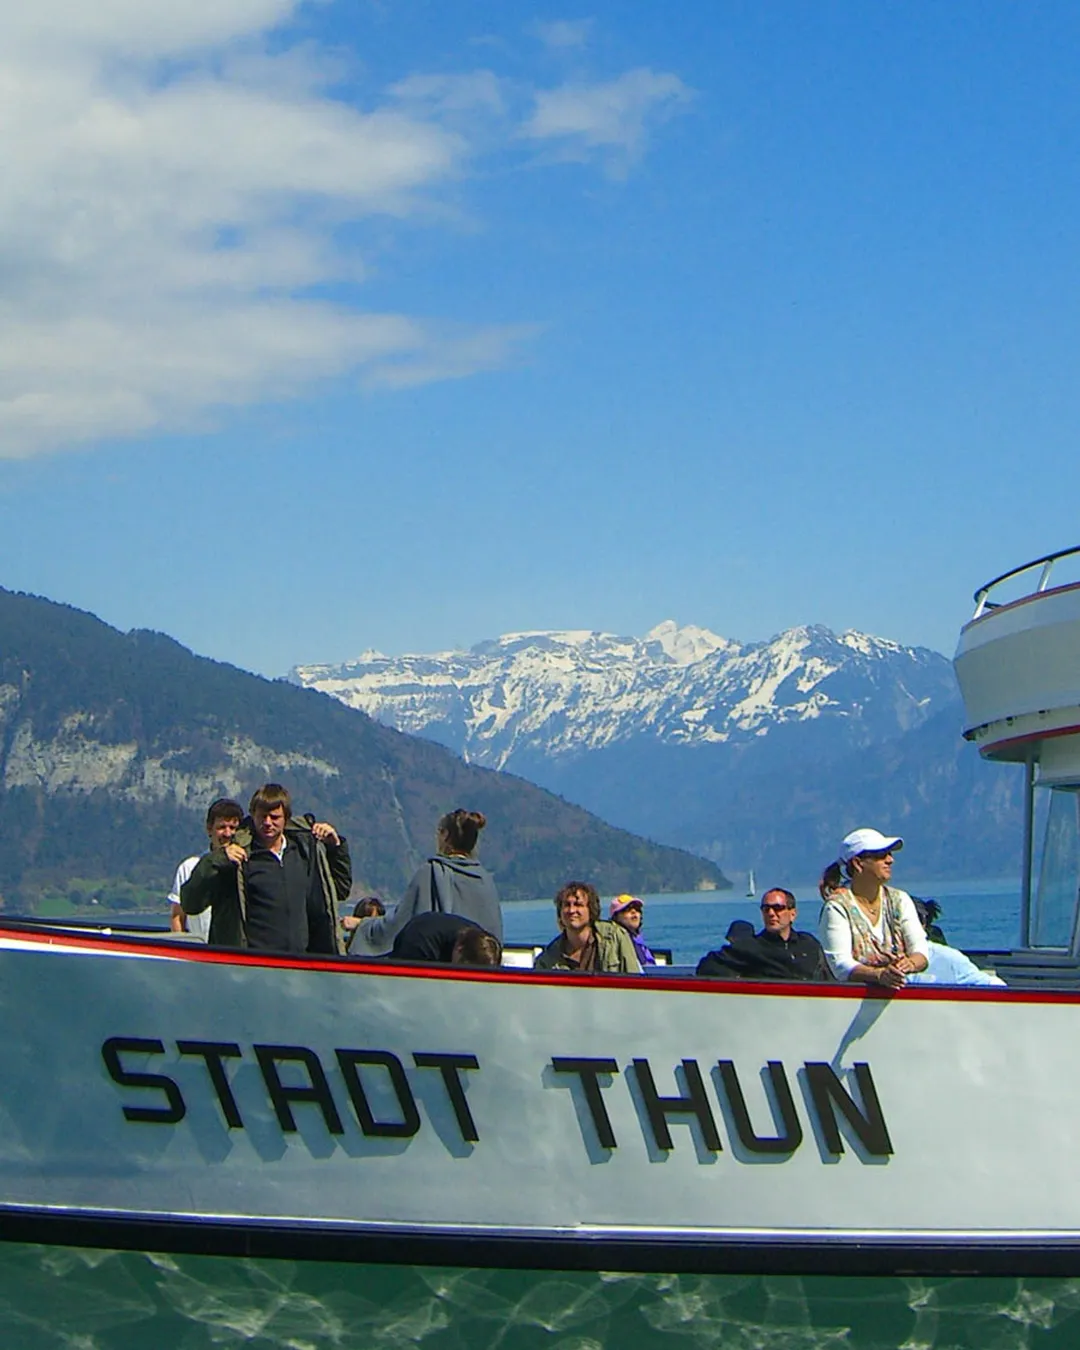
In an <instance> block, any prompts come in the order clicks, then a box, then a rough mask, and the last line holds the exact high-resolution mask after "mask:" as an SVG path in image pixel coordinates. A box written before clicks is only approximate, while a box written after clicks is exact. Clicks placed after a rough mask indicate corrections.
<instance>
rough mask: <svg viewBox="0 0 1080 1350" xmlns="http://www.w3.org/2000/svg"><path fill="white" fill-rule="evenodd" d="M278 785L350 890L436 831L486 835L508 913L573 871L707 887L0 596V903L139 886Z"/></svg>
mask: <svg viewBox="0 0 1080 1350" xmlns="http://www.w3.org/2000/svg"><path fill="white" fill-rule="evenodd" d="M273 779H279V780H281V781H284V782H286V783H287V784H288V785H289V787H290V789H291V790H292V791H293V795H294V799H295V800H296V801H297V804H298V809H301V810H307V809H311V810H314V811H316V812H317V813H318V814H319V815H321V816H322V817H323V818H327V819H330V820H333V821H335V823H338V824H340V825H341V826H342V827H343V828H344V830H345V832H346V833H347V834H348V836H349V838H350V845H351V849H352V853H353V860H354V875H355V876H356V878H357V883H358V885H359V886H361V887H363V888H366V889H372V890H379V891H382V892H383V893H385V894H387V895H391V896H392V895H395V894H399V893H400V891H401V890H402V889H403V887H404V885H405V883H406V881H407V880H408V877H409V875H410V874H411V872H412V871H413V870H414V868H415V867H416V865H417V863H418V862H419V861H420V859H421V858H422V857H424V856H426V855H427V854H428V852H429V851H430V850H431V849H432V847H433V843H434V839H433V834H434V826H435V821H436V820H437V818H438V816H439V815H441V814H442V813H443V811H446V810H449V809H452V808H453V807H455V806H459V805H462V804H467V805H469V806H472V807H475V808H476V809H479V810H482V811H483V812H484V813H485V815H487V816H488V819H489V826H488V829H487V830H486V831H485V834H484V841H483V849H482V853H483V857H484V860H485V862H487V864H488V865H489V866H490V867H491V868H492V870H494V871H495V872H496V874H497V876H498V879H499V883H500V886H501V887H502V890H503V893H504V894H505V896H506V897H507V898H508V899H511V898H532V897H535V896H536V895H542V894H545V893H554V890H555V889H556V888H557V886H558V885H560V884H562V882H564V881H565V880H567V878H568V876H569V875H573V874H578V873H580V872H581V871H582V870H584V871H586V872H587V873H588V874H589V875H590V876H591V879H593V880H594V882H595V883H596V884H597V885H598V886H599V887H600V888H601V889H603V890H604V891H605V892H608V893H611V892H615V891H619V890H625V889H634V888H636V889H644V890H653V889H656V890H665V889H666V890H689V889H694V888H695V887H696V886H699V885H722V884H724V882H725V879H724V878H723V876H722V874H721V872H720V870H719V868H718V867H717V866H716V865H715V864H712V863H710V862H707V861H705V860H702V859H695V858H691V857H690V855H688V854H686V853H685V851H683V850H678V849H674V848H671V847H665V846H662V845H657V844H653V843H650V842H649V841H647V840H643V839H640V838H636V837H634V836H632V835H631V834H629V833H628V832H626V831H622V830H619V829H616V828H614V827H612V826H610V825H607V824H606V823H604V822H603V821H601V820H599V819H598V818H597V817H595V816H594V815H590V814H589V813H587V812H585V811H583V810H582V809H581V808H579V807H576V806H573V805H571V804H569V803H567V802H564V801H561V800H560V799H558V798H557V797H555V796H554V795H552V794H551V793H549V792H547V791H545V790H543V789H540V788H538V787H537V786H535V785H534V784H531V783H528V782H526V781H525V780H524V779H521V778H517V777H515V776H513V775H509V774H500V773H497V772H493V771H491V770H489V769H486V768H484V767H483V766H472V765H466V764H464V763H463V762H462V761H461V760H460V759H458V758H456V757H455V756H453V755H452V754H448V753H447V751H446V750H445V749H443V748H441V747H439V746H436V745H432V744H430V743H429V742H427V741H422V740H418V739H417V738H414V737H409V736H407V735H404V734H402V733H400V732H398V731H396V730H394V729H392V728H388V727H384V726H381V725H379V724H378V723H376V722H375V721H373V720H372V719H371V718H369V717H368V716H366V715H365V714H363V713H360V712H356V711H353V710H351V709H348V708H346V707H343V706H342V704H341V703H340V702H338V701H336V700H333V699H329V698H326V697H325V696H324V695H323V694H321V693H319V692H318V691H315V690H309V689H303V688H298V687H297V686H296V685H294V684H291V683H289V682H287V681H284V680H266V679H263V678H262V677H260V676H257V675H252V674H249V673H248V672H246V671H242V670H240V669H239V668H237V667H235V666H231V665H228V664H226V663H223V662H216V661H212V660H209V659H208V658H206V657H200V656H196V655H195V654H194V653H192V652H190V651H189V650H188V649H187V648H185V647H183V646H182V645H181V644H180V643H178V642H176V641H175V639H173V638H171V637H168V636H167V635H164V634H160V633H155V632H152V631H148V630H133V631H132V632H130V633H127V634H124V633H120V632H119V631H118V630H116V629H114V628H111V627H110V626H109V625H107V624H104V623H102V621H101V620H100V619H97V618H96V617H94V616H93V615H90V614H87V613H85V612H83V611H81V610H78V609H75V608H74V607H73V606H69V605H60V604H57V603H55V602H53V601H49V600H45V599H43V598H41V597H36V596H28V595H25V594H19V593H15V592H11V591H6V590H2V589H0V807H2V810H0V892H2V893H3V894H4V896H5V897H6V898H7V900H8V901H10V902H14V903H22V904H30V905H32V904H33V903H34V902H35V897H36V896H38V895H40V894H41V893H42V892H43V890H45V889H48V888H49V887H54V888H56V887H60V888H61V890H62V887H63V884H64V883H65V882H67V881H70V880H71V879H72V878H73V877H94V876H102V877H111V878H114V879H117V880H127V881H130V882H132V883H134V882H139V883H140V884H148V883H149V882H150V881H151V880H153V881H154V882H155V883H156V884H157V885H160V887H161V892H162V894H164V892H165V890H166V889H167V884H168V880H169V879H170V878H171V875H172V869H173V868H174V867H175V864H176V862H177V861H178V860H179V858H180V857H182V856H183V855H184V854H185V853H190V852H191V851H192V846H193V845H194V846H195V847H196V848H198V847H200V846H201V842H202V840H203V839H204V837H205V836H204V835H203V832H202V816H203V814H204V812H205V809H206V806H207V805H208V803H209V801H210V800H211V799H212V798H213V797H215V796H219V795H228V796H236V797H238V798H239V799H240V800H241V801H246V800H247V797H248V795H249V794H250V792H251V791H252V790H253V788H254V787H255V786H257V785H258V784H259V783H260V782H264V781H268V780H273Z"/></svg>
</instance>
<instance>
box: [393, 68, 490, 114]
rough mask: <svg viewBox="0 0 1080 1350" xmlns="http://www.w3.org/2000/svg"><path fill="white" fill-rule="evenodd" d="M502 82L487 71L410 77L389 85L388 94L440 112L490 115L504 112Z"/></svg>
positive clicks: (404, 101)
mask: <svg viewBox="0 0 1080 1350" xmlns="http://www.w3.org/2000/svg"><path fill="white" fill-rule="evenodd" d="M504 87H505V81H503V80H501V79H500V78H499V77H498V76H497V75H495V74H494V73H493V72H492V71H490V70H474V71H471V72H470V73H469V74H467V75H410V76H409V78H408V79H406V80H401V81H399V82H398V83H397V84H395V85H392V86H391V88H390V93H391V94H393V96H394V97H395V98H397V99H400V100H401V102H402V103H413V104H418V105H422V106H426V107H431V108H436V109H439V110H441V111H444V112H454V113H456V112H471V111H473V110H481V111H485V112H490V113H502V112H504V111H505V100H504V96H503V90H504Z"/></svg>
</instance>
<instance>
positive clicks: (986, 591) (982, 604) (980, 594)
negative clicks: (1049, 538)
mask: <svg viewBox="0 0 1080 1350" xmlns="http://www.w3.org/2000/svg"><path fill="white" fill-rule="evenodd" d="M1076 556H1080V545H1076V546H1074V547H1073V548H1062V549H1058V551H1057V552H1056V553H1047V554H1045V555H1044V556H1043V557H1041V558H1036V559H1035V560H1034V561H1033V562H1029V563H1024V564H1023V566H1021V567H1014V568H1013V569H1012V570H1011V571H1009V572H1002V574H1001V576H999V577H995V578H994V579H993V581H988V582H987V583H986V585H985V586H980V587H979V589H978V590H977V591H976V592H975V613H974V615H973V618H974V619H978V618H980V617H981V616H982V615H983V614H985V613H986V611H987V610H988V609H998V608H999V607H1000V605H1001V604H1006V603H1012V602H1010V601H997V600H991V599H990V592H991V591H993V590H995V589H996V588H997V587H998V586H1002V585H1004V583H1005V582H1006V581H1012V580H1013V578H1014V577H1021V576H1023V575H1024V573H1025V572H1033V571H1034V570H1035V568H1036V567H1039V568H1041V569H1042V571H1041V572H1040V573H1039V580H1038V583H1037V585H1035V586H1033V587H1032V588H1031V589H1030V590H1029V591H1025V592H1024V593H1023V595H1021V596H1015V597H1013V599H1014V600H1016V599H1026V597H1027V596H1029V595H1038V594H1040V592H1042V591H1045V590H1046V589H1047V588H1048V587H1049V585H1050V576H1051V574H1052V573H1053V570H1054V564H1055V563H1057V562H1059V561H1060V560H1061V559H1062V558H1071V557H1076Z"/></svg>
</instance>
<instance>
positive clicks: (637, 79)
mask: <svg viewBox="0 0 1080 1350" xmlns="http://www.w3.org/2000/svg"><path fill="white" fill-rule="evenodd" d="M692 97H693V93H692V91H691V90H690V89H689V88H687V86H686V85H685V84H684V83H683V82H682V80H680V79H679V77H678V76H677V75H670V74H664V73H662V72H658V71H654V70H648V69H644V68H642V69H638V70H628V71H627V72H626V73H625V74H623V75H620V76H619V77H618V78H617V79H614V80H608V81H604V82H599V83H594V84H585V83H572V84H564V85H560V86H559V87H558V88H556V89H549V90H545V91H543V92H541V93H539V94H538V95H537V96H536V107H535V111H534V112H533V115H532V117H531V118H530V119H529V121H528V122H527V123H526V124H525V126H524V127H523V129H522V134H523V135H525V136H528V137H531V138H532V139H534V140H550V141H555V142H556V143H558V144H559V145H560V147H561V150H562V153H563V154H564V155H567V156H571V157H574V158H581V159H588V158H591V157H593V156H595V155H596V154H598V153H599V154H604V155H606V156H608V163H609V165H610V166H611V167H613V168H615V169H621V168H624V167H625V166H626V164H627V163H629V162H631V161H632V160H634V159H636V158H637V157H638V156H639V155H640V154H641V152H642V150H643V149H644V146H645V141H646V138H647V134H648V131H649V130H650V128H651V127H652V126H653V125H654V124H655V123H656V122H658V121H661V120H663V119H664V118H666V117H669V116H671V115H672V114H673V113H675V112H678V111H680V110H681V109H683V108H684V107H685V106H686V104H687V103H689V101H690V100H691V98H692Z"/></svg>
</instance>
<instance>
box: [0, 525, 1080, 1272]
mask: <svg viewBox="0 0 1080 1350" xmlns="http://www.w3.org/2000/svg"><path fill="white" fill-rule="evenodd" d="M1073 552H1074V553H1075V552H1077V551H1075V550H1074V551H1073ZM1065 556H1068V555H1053V556H1051V557H1048V558H1046V559H1040V560H1039V562H1038V563H1037V564H1031V565H1029V567H1028V568H1026V569H1018V571H1017V573H1015V574H1009V576H1008V577H1006V578H999V579H998V580H996V581H995V582H993V583H991V584H989V585H988V586H986V587H983V588H981V589H980V591H979V593H978V597H977V611H976V614H975V616H974V617H973V619H972V620H971V622H970V623H968V624H967V625H966V627H965V628H964V630H963V633H962V636H961V639H960V646H959V650H958V653H957V658H956V668H957V674H958V676H959V679H960V683H961V687H962V691H963V694H964V698H965V703H966V707H967V710H968V728H967V731H966V733H965V734H966V735H967V736H968V738H969V739H971V740H973V741H974V742H975V743H976V744H977V745H978V746H979V749H980V750H981V752H982V753H983V754H984V755H986V756H987V757H989V758H1006V759H1014V760H1017V761H1018V762H1019V763H1021V764H1022V765H1023V766H1024V773H1025V782H1026V784H1027V791H1028V807H1027V812H1026V818H1027V822H1028V824H1027V830H1026V836H1025V844H1024V856H1025V859H1026V861H1027V864H1028V875H1027V879H1026V881H1025V888H1024V893H1025V897H1026V898H1025V906H1024V918H1023V922H1024V943H1023V946H1022V947H1021V948H1020V949H1018V950H1017V951H1015V952H1010V953H1007V954H1001V956H1000V960H999V962H998V965H999V969H1002V970H1004V971H1005V972H1006V974H1007V978H1008V980H1009V983H1010V985H1011V986H1012V987H1009V988H965V989H962V990H958V989H946V988H942V987H932V986H931V987H920V988H909V989H905V990H901V991H899V992H897V993H895V994H891V995H890V994H888V993H885V992H883V991H881V990H879V989H877V988H875V989H864V988H861V987H849V986H843V985H837V986H808V985H786V984H764V983H762V984H756V983H747V982H743V983H739V984H723V983H717V982H713V981H696V980H694V979H692V978H688V977H687V975H686V973H685V972H684V973H680V972H679V971H678V970H674V971H671V970H667V971H660V972H658V973H657V974H655V975H652V976H650V977H646V978H642V977H632V978H630V977H614V976H612V977H603V976H598V977H595V978H589V979H582V978H580V977H573V976H565V975H560V974H557V973H541V972H536V971H533V970H524V969H514V968H506V969H502V970H468V969H463V968H459V967H432V966H427V967H415V966H414V967H408V966H403V965H402V966H395V965H392V964H377V963H367V964H365V963H364V962H361V961H352V960H348V959H337V958H329V957H327V958H310V959H293V958H286V957H272V956H267V955H260V954H254V953H247V952H229V951H222V950H212V949H208V948H205V947H202V946H199V945H195V944H192V943H186V942H184V941H182V940H177V939H173V938H170V937H168V936H162V937H151V936H146V935H143V936H138V935H135V934H130V933H128V934H122V933H121V934H117V933H112V934H107V933H102V932H98V931H93V930H89V929H82V930H80V929H79V928H78V927H76V926H71V925H68V926H60V925H51V926H50V925H41V924H34V923H25V922H23V923H20V922H19V921H15V920H10V921H6V922H3V923H2V924H0V1006H2V1009H3V1014H4V1026H5V1036H4V1038H3V1044H2V1047H0V1083H2V1090H0V1177H2V1180H0V1237H3V1238H5V1239H14V1240H31V1241H48V1242H62V1243H67V1244H72V1243H83V1244H87V1245H93V1246H108V1247H136V1248H143V1249H152V1250H157V1251H185V1252H207V1253H221V1254H243V1255H266V1256H273V1255H279V1256H289V1257H311V1258H316V1259H323V1260H327V1259H330V1260H362V1261H392V1262H404V1263H423V1262H435V1263H441V1264H462V1265H469V1266H497V1267H502V1268H506V1267H515V1266H519V1267H537V1268H541V1267H547V1268H578V1269H594V1270H611V1269H620V1270H664V1271H679V1270H689V1271H713V1272H724V1271H752V1272H771V1271H791V1272H801V1273H811V1272H821V1271H838V1272H841V1271H842V1272H843V1273H845V1274H853V1273H862V1272H877V1273H889V1272H893V1273H897V1272H926V1273H933V1272H966V1273H995V1272H997V1273H1009V1274H1014V1275H1017V1274H1075V1273H1078V1272H1080V1178H1078V1177H1077V1176H1076V1175H1075V1174H1074V1171H1073V1168H1072V1165H1071V1161H1070V1160H1071V1158H1072V1149H1071V1147H1070V1145H1071V1143H1072V1135H1073V1130H1074V1122H1075V1118H1076V1116H1077V1114H1078V1112H1080V1050H1078V1048H1077V1045H1076V1039H1077V1038H1075V1037H1074V1036H1073V1034H1072V1033H1073V1031H1074V1030H1075V1027H1076V1024H1077V1021H1078V1019H1080V1006H1078V1004H1080V989H1078V988H1077V970H1078V965H1080V962H1078V954H1080V953H1078V940H1080V934H1078V927H1077V905H1076V894H1077V878H1078V873H1080V865H1078V857H1080V850H1078V840H1080V830H1078V828H1077V810H1076V803H1077V792H1076V789H1077V787H1078V786H1080V585H1070V584H1066V585H1059V586H1055V587H1053V588H1051V587H1050V585H1049V580H1050V576H1051V572H1052V569H1053V568H1054V566H1055V564H1057V563H1058V562H1059V560H1060V559H1061V558H1063V557H1065ZM1036 568H1037V569H1038V577H1039V580H1038V582H1037V583H1035V584H1033V586H1032V588H1031V589H1030V590H1028V589H1024V591H1023V593H1022V594H1021V595H1020V596H1019V597H1018V598H1015V599H1012V600H999V599H998V593H999V590H1000V589H1001V588H1002V587H1004V585H1005V583H1006V582H1012V583H1015V582H1016V581H1017V580H1018V579H1019V580H1020V581H1021V582H1022V581H1023V578H1024V576H1026V575H1029V574H1031V573H1032V571H1033V569H1036ZM1044 790H1045V793H1048V794H1049V797H1050V804H1049V808H1048V810H1047V811H1046V818H1047V834H1046V842H1045V844H1044V846H1043V851H1042V862H1041V867H1040V869H1039V871H1038V882H1037V887H1036V888H1035V889H1033V887H1032V882H1031V871H1032V867H1031V864H1032V860H1033V858H1034V854H1035V848H1034V842H1033V840H1034V828H1035V822H1036V820H1037V819H1038V818H1040V815H1041V813H1040V811H1039V810H1038V809H1037V807H1036V796H1037V794H1039V793H1041V792H1044ZM1070 869H1071V870H1070Z"/></svg>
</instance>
